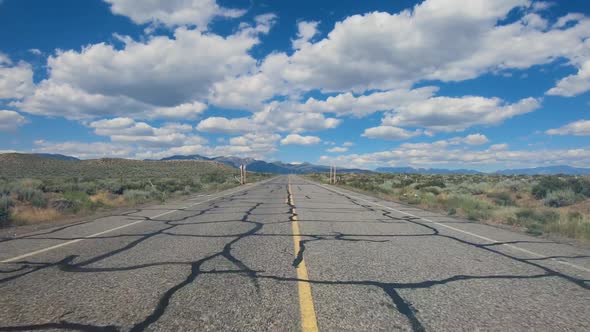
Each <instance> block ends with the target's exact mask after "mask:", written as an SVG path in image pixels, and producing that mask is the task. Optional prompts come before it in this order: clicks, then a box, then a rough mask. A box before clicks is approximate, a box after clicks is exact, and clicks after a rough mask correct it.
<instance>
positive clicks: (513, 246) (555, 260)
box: [306, 180, 590, 272]
mask: <svg viewBox="0 0 590 332" xmlns="http://www.w3.org/2000/svg"><path fill="white" fill-rule="evenodd" d="M306 181H307V180H306ZM308 182H311V181H308ZM311 183H313V182H311ZM314 184H315V185H317V186H320V187H323V188H324V189H327V190H329V191H333V192H335V193H338V194H340V195H346V196H349V197H351V198H354V199H358V200H361V201H365V202H367V203H369V204H373V205H377V206H380V207H382V208H386V209H388V210H391V211H395V212H399V213H401V214H405V215H407V216H410V217H416V218H419V219H421V220H424V221H426V222H429V223H433V224H435V225H437V226H441V227H445V228H448V229H451V230H453V231H455V232H459V233H463V234H467V235H470V236H473V237H476V238H478V239H481V240H485V241H488V242H492V243H500V244H501V245H502V246H505V247H508V248H511V249H513V250H517V251H520V252H524V253H525V254H528V255H531V256H534V257H537V258H543V257H546V255H541V254H538V253H536V252H534V251H530V250H527V249H524V248H521V247H517V246H515V245H512V244H506V243H501V242H502V241H498V240H494V239H490V238H488V237H485V236H481V235H478V234H475V233H472V232H468V231H464V230H462V229H459V228H456V227H453V226H449V225H445V224H442V223H439V222H436V221H434V220H430V219H428V218H424V217H420V216H417V215H415V214H411V213H408V212H404V211H401V210H397V209H394V208H392V207H389V206H386V205H383V204H379V203H377V202H373V201H370V200H368V199H364V198H362V197H358V196H353V195H350V194H348V193H344V192H341V191H339V190H336V189H334V188H330V187H327V186H325V185H323V184H317V183H314ZM550 260H551V261H552V262H556V263H560V264H563V265H567V266H569V267H572V268H575V269H577V270H580V271H585V272H590V269H588V268H586V267H583V266H580V265H576V264H573V263H570V262H566V261H561V260H557V259H553V258H552V259H550Z"/></svg>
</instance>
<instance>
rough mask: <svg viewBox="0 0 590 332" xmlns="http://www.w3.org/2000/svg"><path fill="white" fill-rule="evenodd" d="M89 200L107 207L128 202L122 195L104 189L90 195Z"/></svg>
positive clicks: (123, 204)
mask: <svg viewBox="0 0 590 332" xmlns="http://www.w3.org/2000/svg"><path fill="white" fill-rule="evenodd" d="M90 201H92V202H93V203H95V204H98V205H102V206H107V207H120V206H125V205H126V204H127V203H128V202H127V201H126V200H125V198H124V197H123V196H121V195H113V194H111V193H109V192H106V191H99V192H98V193H96V194H95V195H92V196H90Z"/></svg>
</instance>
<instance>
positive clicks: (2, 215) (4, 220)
mask: <svg viewBox="0 0 590 332" xmlns="http://www.w3.org/2000/svg"><path fill="white" fill-rule="evenodd" d="M13 205H14V203H13V202H12V200H11V199H10V197H9V196H6V195H0V227H2V226H6V225H7V224H8V221H9V219H10V208H11V207H12V206H13Z"/></svg>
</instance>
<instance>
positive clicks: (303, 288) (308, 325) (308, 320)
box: [288, 176, 318, 332]
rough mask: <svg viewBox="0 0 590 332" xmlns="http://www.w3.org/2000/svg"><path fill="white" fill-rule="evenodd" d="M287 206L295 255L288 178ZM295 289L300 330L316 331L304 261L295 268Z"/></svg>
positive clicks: (296, 235)
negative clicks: (297, 292) (297, 290)
mask: <svg viewBox="0 0 590 332" xmlns="http://www.w3.org/2000/svg"><path fill="white" fill-rule="evenodd" d="M288 190H289V197H288V199H289V204H290V205H291V206H292V207H293V220H292V222H291V226H292V228H293V243H294V245H295V255H297V253H299V250H301V248H300V246H299V241H300V240H301V238H300V236H299V234H300V233H299V223H298V222H297V211H296V209H295V202H294V200H293V191H291V177H290V176H289V185H288ZM297 279H298V281H297V288H298V289H299V310H300V314H301V330H302V331H304V332H314V331H318V321H317V319H316V316H315V308H314V306H313V297H312V296H311V285H310V284H309V282H308V280H309V277H308V276H307V267H306V266H305V259H304V258H303V259H302V260H301V263H299V265H298V266H297Z"/></svg>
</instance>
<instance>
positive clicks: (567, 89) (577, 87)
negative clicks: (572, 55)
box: [547, 60, 590, 97]
mask: <svg viewBox="0 0 590 332" xmlns="http://www.w3.org/2000/svg"><path fill="white" fill-rule="evenodd" d="M586 91H590V60H588V61H586V62H584V63H583V64H582V66H581V67H580V68H579V69H578V72H577V73H576V74H574V75H570V76H568V77H564V78H562V79H561V80H560V81H559V82H557V85H555V87H553V88H551V89H550V90H549V91H547V94H548V95H552V96H564V97H573V96H577V95H579V94H582V93H584V92H586Z"/></svg>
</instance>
